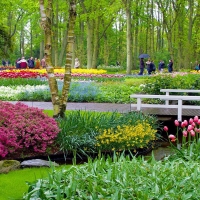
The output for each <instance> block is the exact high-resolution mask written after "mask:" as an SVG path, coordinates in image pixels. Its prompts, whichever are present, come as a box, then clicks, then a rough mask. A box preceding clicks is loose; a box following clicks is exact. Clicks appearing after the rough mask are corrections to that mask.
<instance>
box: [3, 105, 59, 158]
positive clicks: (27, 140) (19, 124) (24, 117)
mask: <svg viewBox="0 0 200 200" xmlns="http://www.w3.org/2000/svg"><path fill="white" fill-rule="evenodd" d="M59 131H60V130H59V127H58V124H57V122H56V121H55V119H53V118H51V117H48V116H47V115H46V114H44V113H43V112H42V110H41V109H38V108H33V107H28V106H27V105H24V104H22V103H19V102H18V103H16V104H15V105H14V104H11V103H8V102H2V101H0V157H2V158H3V157H5V156H6V155H9V154H14V153H16V152H21V153H23V154H27V153H32V152H37V153H44V152H45V151H46V150H47V147H48V145H51V144H53V142H54V141H55V138H56V137H57V134H58V133H59Z"/></svg>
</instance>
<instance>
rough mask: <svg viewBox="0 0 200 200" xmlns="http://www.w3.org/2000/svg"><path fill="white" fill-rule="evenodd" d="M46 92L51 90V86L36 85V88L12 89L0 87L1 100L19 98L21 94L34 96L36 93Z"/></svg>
mask: <svg viewBox="0 0 200 200" xmlns="http://www.w3.org/2000/svg"><path fill="white" fill-rule="evenodd" d="M45 90H49V86H47V85H36V86H31V85H26V86H24V85H23V86H11V87H5V86H0V99H4V98H12V97H17V96H18V95H19V94H21V93H26V94H32V93H35V92H36V91H37V92H39V91H41V92H42V91H45Z"/></svg>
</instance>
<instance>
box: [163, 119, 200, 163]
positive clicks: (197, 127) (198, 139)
mask: <svg viewBox="0 0 200 200" xmlns="http://www.w3.org/2000/svg"><path fill="white" fill-rule="evenodd" d="M174 124H175V126H176V127H177V132H176V134H175V135H174V134H170V135H168V138H169V141H170V144H171V147H172V148H173V149H175V150H176V151H177V152H178V155H181V156H182V157H184V158H185V159H187V160H189V159H193V160H196V159H197V160H198V159H199V158H200V157H199V149H200V119H199V117H198V116H195V117H194V118H190V119H189V120H188V121H187V120H184V121H183V122H181V123H180V122H179V121H178V120H175V121H174ZM163 129H164V131H166V132H167V133H168V127H167V126H164V128H163ZM179 133H181V138H180V137H179Z"/></svg>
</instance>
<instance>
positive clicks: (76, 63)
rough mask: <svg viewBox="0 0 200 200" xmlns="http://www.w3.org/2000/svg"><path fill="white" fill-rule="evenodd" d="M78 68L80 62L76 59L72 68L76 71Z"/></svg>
mask: <svg viewBox="0 0 200 200" xmlns="http://www.w3.org/2000/svg"><path fill="white" fill-rule="evenodd" d="M79 67H80V62H79V60H78V58H76V59H75V64H74V68H75V69H78V68H79Z"/></svg>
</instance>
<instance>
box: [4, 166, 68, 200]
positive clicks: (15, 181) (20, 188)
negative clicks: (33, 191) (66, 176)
mask: <svg viewBox="0 0 200 200" xmlns="http://www.w3.org/2000/svg"><path fill="white" fill-rule="evenodd" d="M69 167H70V165H67V166H66V168H69ZM59 168H60V167H57V168H56V169H59ZM62 168H63V166H62ZM51 171H52V169H50V168H47V167H41V168H25V169H20V170H16V171H11V172H9V173H8V174H0V200H14V199H15V200H17V199H21V198H22V195H23V193H24V192H27V190H28V185H27V184H26V182H34V181H36V180H37V179H40V178H46V177H47V176H48V174H49V172H51Z"/></svg>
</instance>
